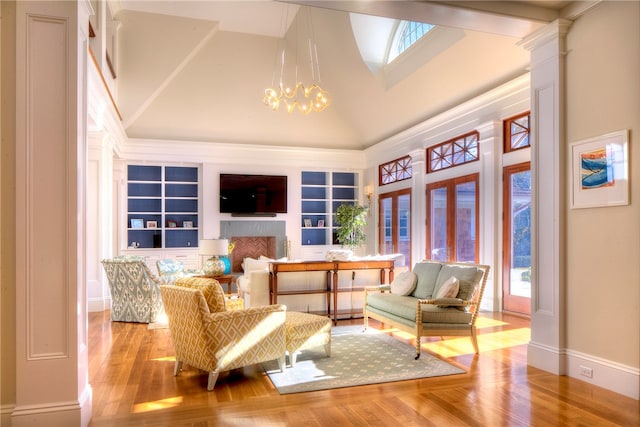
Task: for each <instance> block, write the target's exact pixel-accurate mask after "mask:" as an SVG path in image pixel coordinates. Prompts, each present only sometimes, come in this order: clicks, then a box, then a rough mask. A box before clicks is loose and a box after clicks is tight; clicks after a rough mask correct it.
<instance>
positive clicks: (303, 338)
mask: <svg viewBox="0 0 640 427" xmlns="http://www.w3.org/2000/svg"><path fill="white" fill-rule="evenodd" d="M284 326H285V330H286V342H287V344H286V347H287V352H288V353H289V363H290V366H293V365H295V364H296V353H297V352H299V351H301V350H305V349H308V348H313V347H318V346H321V345H324V350H325V352H326V353H327V357H329V356H331V319H330V318H328V317H326V316H318V315H315V314H310V313H300V312H297V311H287V317H286V320H285V323H284Z"/></svg>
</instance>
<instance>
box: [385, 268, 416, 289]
mask: <svg viewBox="0 0 640 427" xmlns="http://www.w3.org/2000/svg"><path fill="white" fill-rule="evenodd" d="M417 284H418V276H417V275H416V273H414V272H412V271H405V272H403V273H400V274H398V275H397V276H396V277H394V279H393V282H391V293H392V294H396V295H411V292H413V290H414V289H415V288H416V285H417Z"/></svg>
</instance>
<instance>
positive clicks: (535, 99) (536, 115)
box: [522, 19, 571, 375]
mask: <svg viewBox="0 0 640 427" xmlns="http://www.w3.org/2000/svg"><path fill="white" fill-rule="evenodd" d="M570 25H571V21H568V20H565V19H558V20H556V21H554V22H552V23H550V24H549V25H547V26H545V27H543V28H541V29H540V30H539V31H536V32H535V33H533V34H532V35H530V36H529V37H527V38H526V39H525V40H523V42H522V45H523V46H524V47H525V48H526V49H527V50H529V51H530V52H531V61H530V63H531V123H532V129H531V178H532V190H533V194H532V207H533V209H532V233H531V241H532V248H531V250H532V252H531V255H532V257H531V267H532V268H531V270H532V277H531V280H532V289H531V294H532V295H531V342H530V343H529V348H528V363H529V365H531V366H534V367H536V368H540V369H544V370H546V371H549V372H552V373H555V374H559V375H562V374H564V373H565V372H564V371H565V368H564V350H565V347H566V338H565V322H566V320H565V312H564V306H565V301H564V300H565V286H566V272H565V269H566V267H565V262H564V261H565V242H564V237H563V236H564V234H565V227H566V225H565V223H566V200H567V199H566V194H565V193H566V191H565V188H566V185H565V181H566V179H565V164H566V161H565V157H566V154H565V153H566V136H565V123H564V121H565V82H564V77H565V72H564V63H565V60H564V53H565V52H564V51H565V36H566V34H567V32H568V30H569V26H570Z"/></svg>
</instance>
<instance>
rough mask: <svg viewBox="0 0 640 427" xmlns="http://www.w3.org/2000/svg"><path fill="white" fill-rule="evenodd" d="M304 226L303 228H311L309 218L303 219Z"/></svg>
mask: <svg viewBox="0 0 640 427" xmlns="http://www.w3.org/2000/svg"><path fill="white" fill-rule="evenodd" d="M304 226H305V227H311V220H310V219H309V218H305V219H304Z"/></svg>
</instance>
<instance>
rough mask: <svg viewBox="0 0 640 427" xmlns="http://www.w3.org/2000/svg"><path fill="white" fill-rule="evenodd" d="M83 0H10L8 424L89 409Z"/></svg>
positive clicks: (63, 417)
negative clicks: (12, 123) (12, 342)
mask: <svg viewBox="0 0 640 427" xmlns="http://www.w3.org/2000/svg"><path fill="white" fill-rule="evenodd" d="M90 8H91V7H90V5H89V3H88V2H84V1H80V2H70V1H69V2H16V105H15V111H16V138H15V141H16V142H15V143H16V162H15V171H16V174H15V183H16V264H15V265H16V283H15V286H16V346H15V357H16V371H15V376H16V404H15V408H14V410H13V413H12V416H11V418H12V419H11V423H12V425H13V426H26V425H68V426H76V425H83V426H84V425H88V423H89V420H90V418H91V387H90V386H89V382H88V355H87V327H86V319H87V310H86V289H85V285H84V283H85V270H84V265H85V252H86V239H85V228H84V227H85V221H86V209H85V200H84V197H85V182H84V179H85V174H86V162H87V133H86V121H87V96H86V70H87V59H88V56H87V48H88V41H87V38H88V37H87V36H88V34H87V31H88V22H89V13H90ZM3 357H4V356H3Z"/></svg>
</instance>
